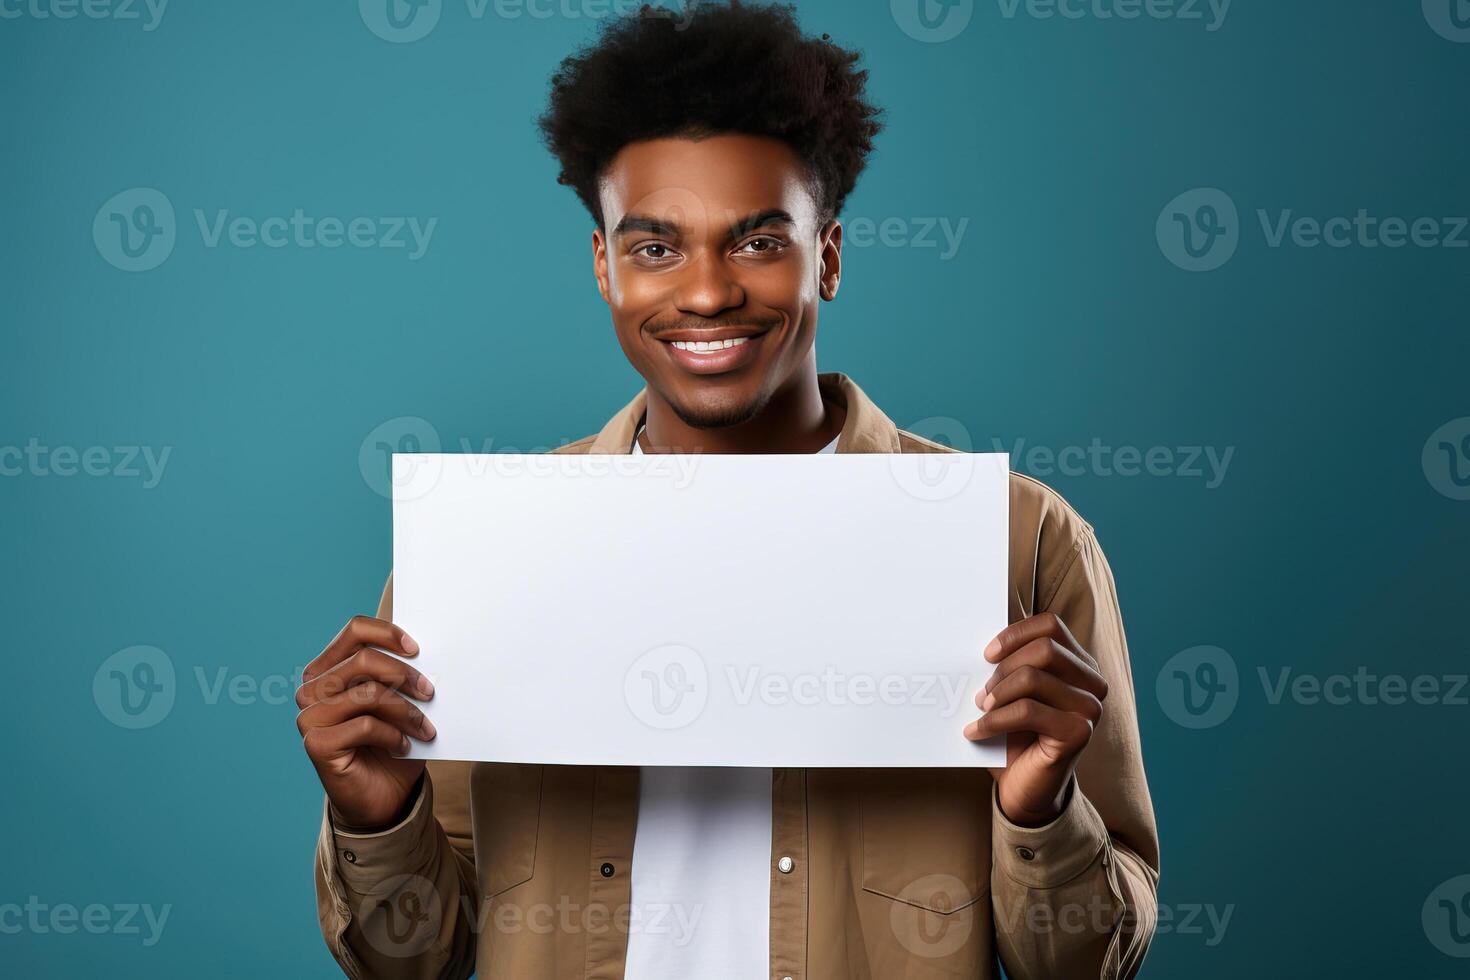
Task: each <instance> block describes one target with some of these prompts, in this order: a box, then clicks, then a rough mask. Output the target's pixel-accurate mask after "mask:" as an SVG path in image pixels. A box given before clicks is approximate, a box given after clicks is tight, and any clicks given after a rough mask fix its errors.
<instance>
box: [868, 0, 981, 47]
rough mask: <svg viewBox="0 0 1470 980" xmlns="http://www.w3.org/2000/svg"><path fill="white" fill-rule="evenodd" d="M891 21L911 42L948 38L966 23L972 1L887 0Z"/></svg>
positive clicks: (968, 23)
mask: <svg viewBox="0 0 1470 980" xmlns="http://www.w3.org/2000/svg"><path fill="white" fill-rule="evenodd" d="M889 10H890V11H891V12H892V13H893V22H894V23H895V24H897V25H898V28H899V30H901V31H903V32H904V33H905V34H907V35H908V36H909V37H911V38H913V39H914V40H915V41H923V42H924V43H925V44H940V43H942V42H944V41H951V40H953V39H954V38H956V37H959V35H960V34H961V33H962V32H963V31H964V29H965V28H966V27H969V26H970V18H971V17H973V16H975V0H889Z"/></svg>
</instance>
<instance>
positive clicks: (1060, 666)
mask: <svg viewBox="0 0 1470 980" xmlns="http://www.w3.org/2000/svg"><path fill="white" fill-rule="evenodd" d="M1023 667H1035V668H1037V669H1038V670H1043V671H1046V672H1047V673H1049V674H1055V675H1056V676H1058V677H1060V678H1061V679H1062V680H1064V681H1066V682H1067V683H1068V684H1071V685H1072V686H1073V687H1080V688H1082V689H1083V690H1084V691H1087V692H1088V693H1089V694H1091V695H1092V696H1093V697H1095V698H1097V699H1098V700H1099V701H1101V700H1103V699H1104V698H1106V697H1107V696H1108V682H1107V680H1106V679H1105V678H1104V677H1103V675H1102V674H1100V673H1098V671H1097V668H1096V667H1095V666H1094V665H1093V664H1092V663H1090V662H1089V661H1086V660H1083V659H1082V658H1081V657H1080V656H1078V655H1077V652H1076V651H1075V650H1070V649H1068V648H1067V647H1064V646H1062V645H1061V644H1059V643H1057V642H1056V641H1055V640H1051V639H1045V638H1043V639H1038V640H1032V641H1031V642H1030V643H1028V644H1026V645H1025V646H1024V647H1022V648H1021V649H1019V650H1017V651H1015V652H1014V653H1011V654H1009V655H1007V656H1006V658H1005V659H1004V660H1002V661H1001V662H1000V663H999V664H997V665H996V668H995V671H994V672H993V673H992V674H991V675H990V679H989V680H987V681H986V682H985V687H984V689H983V691H982V693H987V692H990V691H993V690H995V688H996V687H997V686H998V685H999V684H1000V683H1001V682H1002V681H1004V680H1005V679H1006V677H1008V676H1009V675H1010V674H1012V673H1015V672H1016V671H1018V670H1020V669H1021V668H1023Z"/></svg>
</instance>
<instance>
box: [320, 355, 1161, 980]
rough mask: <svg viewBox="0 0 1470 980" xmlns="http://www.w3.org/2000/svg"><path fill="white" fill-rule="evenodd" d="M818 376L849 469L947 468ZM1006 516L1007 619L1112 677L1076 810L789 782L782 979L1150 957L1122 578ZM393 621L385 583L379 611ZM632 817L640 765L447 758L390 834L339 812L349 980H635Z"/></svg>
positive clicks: (776, 911)
mask: <svg viewBox="0 0 1470 980" xmlns="http://www.w3.org/2000/svg"><path fill="white" fill-rule="evenodd" d="M821 381H822V387H823V392H824V395H825V396H826V397H827V398H828V399H830V400H833V401H836V402H838V403H845V405H846V409H847V417H846V422H845V424H844V426H843V429H842V433H841V436H840V437H839V439H838V443H837V451H838V452H842V453H875V452H876V453H914V452H918V453H932V452H944V451H947V449H946V447H944V446H940V445H938V444H936V443H932V442H929V441H927V440H925V439H922V438H920V437H918V436H915V435H912V434H910V433H907V432H903V431H901V430H899V429H898V428H896V427H895V426H894V424H893V423H892V422H891V421H889V420H888V418H887V417H886V416H885V415H884V414H883V413H882V412H881V411H879V410H878V408H877V407H876V406H875V405H874V404H873V403H872V402H871V401H869V400H868V398H867V397H866V396H865V395H864V394H863V393H862V391H861V390H860V389H859V388H858V387H857V385H855V384H853V382H852V381H851V380H849V379H848V378H846V377H844V376H842V375H836V374H831V375H823V376H822V378H821ZM643 407H644V395H643V394H642V393H640V394H639V395H638V397H636V398H634V399H633V401H632V402H631V403H629V404H628V405H627V407H625V408H624V409H623V410H622V411H620V412H619V413H618V414H617V415H615V416H614V417H613V418H612V420H611V421H609V422H608V423H607V425H606V426H604V427H603V429H602V431H601V432H600V433H598V434H597V435H596V436H589V437H587V438H585V439H582V440H579V441H577V442H574V443H571V444H570V445H567V446H565V447H562V448H561V449H559V450H557V451H558V452H568V453H627V452H629V450H630V448H631V446H632V442H633V437H634V434H635V432H636V431H637V428H638V424H639V423H640V421H641V420H642V417H643ZM1010 508H1011V509H1010V582H1011V588H1010V600H1009V602H1010V609H1009V615H1010V619H1011V621H1015V620H1018V619H1021V618H1024V617H1026V616H1030V615H1032V614H1035V613H1039V612H1043V611H1048V610H1049V611H1051V612H1053V613H1055V614H1056V615H1058V616H1059V617H1061V619H1062V620H1063V621H1064V622H1065V623H1066V624H1067V626H1068V627H1070V629H1071V630H1072V633H1073V635H1074V636H1075V637H1076V638H1077V640H1078V642H1079V643H1081V644H1082V646H1083V647H1084V648H1086V649H1087V650H1088V651H1090V652H1091V653H1092V654H1093V655H1094V656H1095V657H1096V658H1097V659H1098V661H1099V662H1100V664H1101V666H1102V672H1103V674H1104V676H1105V678H1106V680H1107V682H1108V691H1109V693H1108V696H1107V700H1106V702H1105V704H1104V714H1103V719H1102V721H1101V722H1100V723H1099V725H1098V727H1097V729H1096V730H1095V732H1094V734H1093V736H1092V741H1091V743H1090V744H1089V746H1088V747H1087V749H1086V751H1085V752H1084V753H1083V756H1082V758H1081V760H1080V762H1079V764H1078V770H1077V772H1078V776H1077V782H1076V784H1075V787H1074V792H1073V793H1072V796H1071V799H1070V802H1069V803H1068V806H1067V808H1066V810H1065V811H1064V812H1063V813H1062V815H1061V816H1060V817H1058V818H1057V819H1056V820H1055V821H1054V822H1052V823H1051V824H1049V825H1047V826H1045V827H1040V828H1023V827H1019V826H1016V825H1014V824H1011V823H1010V822H1009V821H1008V820H1007V819H1006V818H1005V816H1004V815H1003V814H1002V813H1001V812H1000V810H999V808H998V807H997V806H996V804H995V802H994V795H993V789H994V784H993V781H992V780H991V777H990V775H989V773H988V772H986V771H985V770H984V769H907V770H864V769H805V770H803V769H778V770H775V771H774V773H773V775H772V827H773V832H772V839H771V854H772V865H771V871H770V881H771V892H770V896H771V898H770V915H771V918H770V973H769V974H768V975H769V976H770V977H772V978H774V980H782V978H791V980H854V978H864V980H865V978H870V977H871V978H878V980H890V978H913V980H919V978H930V977H934V978H938V977H982V978H991V977H996V976H998V971H997V969H996V961H997V958H999V960H1000V962H1002V963H1003V964H1004V965H1005V969H1006V971H1007V973H1008V974H1009V976H1010V977H1011V978H1013V980H1042V978H1048V980H1052V978H1061V980H1072V978H1089V977H1105V978H1111V977H1120V976H1131V975H1132V974H1133V973H1135V972H1136V971H1137V970H1138V967H1139V965H1140V964H1141V962H1142V961H1143V956H1144V953H1145V951H1146V949H1147V947H1148V944H1149V940H1150V939H1151V937H1152V935H1153V930H1154V923H1155V919H1156V914H1155V913H1156V893H1157V886H1158V874H1159V871H1158V869H1159V845H1158V836H1157V830H1156V828H1155V824H1154V814H1153V807H1152V804H1151V802H1150V800H1149V790H1148V782H1147V780H1146V778H1145V775H1144V770H1143V757H1142V753H1141V750H1140V746H1139V737H1138V722H1137V717H1136V715H1135V711H1134V691H1133V678H1132V674H1131V673H1130V671H1129V665H1128V647H1127V643H1126V641H1125V639H1124V636H1123V623H1122V619H1121V617H1120V615H1119V611H1118V601H1117V596H1116V594H1115V592H1114V587H1113V578H1112V573H1111V571H1110V570H1109V568H1108V564H1107V561H1106V559H1104V557H1103V553H1102V551H1101V549H1100V548H1099V547H1098V544H1097V540H1096V538H1095V537H1094V536H1093V530H1092V527H1091V526H1090V525H1088V524H1087V523H1086V522H1085V521H1083V520H1082V518H1080V517H1079V516H1078V515H1077V514H1076V512H1075V511H1073V510H1072V509H1071V508H1070V507H1069V506H1068V505H1067V504H1066V503H1065V502H1064V501H1063V500H1062V499H1061V497H1059V496H1058V495H1057V494H1056V493H1055V492H1053V491H1052V490H1050V489H1048V488H1047V487H1045V486H1043V485H1042V484H1040V483H1038V482H1036V481H1035V480H1032V479H1030V478H1028V477H1024V476H1019V475H1014V474H1013V475H1012V477H1011V496H1010ZM392 612H393V597H392V581H391V579H390V580H389V584H388V588H387V590H385V592H384V595H383V600H382V605H381V607H380V609H379V613H378V614H379V615H380V616H381V617H383V618H391V617H392ZM983 641H984V638H977V643H976V649H977V653H978V650H979V648H980V646H983ZM637 819H638V770H637V769H636V768H615V767H581V766H539V765H510V764H498V763H465V762H431V763H429V764H428V777H427V778H426V779H425V781H424V789H423V791H422V793H421V794H420V797H419V799H418V801H417V803H416V805H415V806H414V808H413V810H412V812H411V813H410V815H409V816H408V817H407V818H406V819H405V820H404V821H403V823H401V824H400V825H399V826H397V827H394V828H392V829H390V830H387V831H384V832H381V833H375V834H366V835H363V834H353V833H348V832H345V831H343V830H340V829H337V828H334V827H333V824H332V819H331V812H330V808H329V807H328V808H326V816H325V818H324V820H323V824H322V828H321V834H320V838H319V842H318V847H317V853H316V869H315V870H316V891H317V909H318V915H319V917H320V920H321V928H322V933H323V935H324V936H325V937H326V941H327V946H328V947H329V948H330V949H331V952H332V955H333V956H334V957H336V959H337V961H338V962H339V963H340V964H341V966H342V969H343V970H344V971H345V972H346V973H347V975H348V976H351V977H355V978H369V977H467V976H469V975H470V974H471V973H472V972H474V973H476V975H477V976H479V977H480V978H482V980H512V978H513V980H539V978H558V980H562V978H564V980H572V978H587V980H592V978H597V980H614V978H620V977H622V975H623V962H624V954H625V952H626V950H627V933H628V929H629V928H630V927H632V928H649V929H651V928H653V927H654V924H653V923H652V921H651V919H650V918H649V917H648V916H647V915H646V914H644V913H645V912H646V910H639V909H634V908H632V907H630V905H629V870H630V864H631V861H632V856H633V854H632V852H633V835H634V829H635V827H636V823H637ZM785 858H790V859H791V860H790V861H789V862H787V861H785V860H784V859H785ZM786 868H789V869H790V870H785V869H786ZM711 980H715V978H711Z"/></svg>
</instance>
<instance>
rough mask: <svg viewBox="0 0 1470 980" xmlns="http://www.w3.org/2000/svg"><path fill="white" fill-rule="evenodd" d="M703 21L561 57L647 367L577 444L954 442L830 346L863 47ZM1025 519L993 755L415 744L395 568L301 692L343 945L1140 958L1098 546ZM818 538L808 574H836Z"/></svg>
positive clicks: (637, 355) (651, 17)
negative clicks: (689, 764) (827, 366)
mask: <svg viewBox="0 0 1470 980" xmlns="http://www.w3.org/2000/svg"><path fill="white" fill-rule="evenodd" d="M684 28H685V29H682V30H676V29H675V24H674V23H673V22H671V21H670V20H668V19H666V18H663V17H660V16H658V15H657V14H656V12H650V11H648V10H647V9H645V11H644V12H643V13H642V14H641V15H639V16H635V17H631V18H628V19H625V20H623V21H620V22H617V23H615V24H613V25H612V26H611V27H610V28H609V29H608V30H607V31H605V32H604V34H603V36H602V38H601V39H600V41H599V42H598V43H597V44H596V45H594V46H593V47H591V48H589V49H588V50H586V51H584V52H582V53H580V54H579V55H577V56H575V57H573V58H570V59H568V60H567V61H566V62H564V63H563V65H562V67H561V70H560V71H559V72H558V74H557V75H556V76H555V78H554V79H553V83H552V91H551V100H550V106H549V109H548V111H547V113H546V115H545V117H544V118H543V120H542V128H543V132H544V133H545V136H546V138H547V142H548V144H549V146H550V147H551V149H552V151H553V152H554V153H555V154H556V156H557V157H558V159H559V160H560V162H561V167H562V174H561V180H562V182H563V183H566V184H569V185H570V186H571V187H572V188H573V189H575V190H576V192H577V193H578V195H579V196H580V197H581V199H582V201H583V202H584V203H585V204H586V205H587V207H588V209H589V211H590V212H591V214H592V217H593V219H594V222H595V224H596V228H595V230H594V231H593V233H592V258H593V268H594V273H595V276H596V279H597V285H598V289H599V291H600V292H601V294H602V297H603V299H604V300H605V301H606V302H607V304H608V307H609V309H610V310H611V313H612V320H613V325H614V328H615V329H616V332H617V336H618V340H619V343H620V344H621V346H622V349H623V352H624V354H625V355H626V356H627V358H628V360H629V361H630V362H631V363H632V364H633V366H634V367H635V368H636V369H637V370H638V372H639V374H641V375H642V376H643V378H644V380H645V381H646V383H647V387H646V388H645V390H644V391H643V392H641V393H640V394H639V395H638V396H637V397H636V398H634V400H633V401H632V402H631V403H630V404H629V405H627V406H626V407H625V408H624V409H623V410H622V411H620V412H619V413H618V414H617V415H615V416H614V417H613V418H612V420H611V421H609V422H608V423H607V425H606V426H605V427H604V428H603V429H602V431H601V432H600V433H598V434H597V435H595V436H590V437H588V438H585V439H582V440H580V441H578V442H574V443H572V444H570V445H568V446H565V447H563V448H562V449H561V450H559V451H561V452H571V453H630V452H645V453H655V452H670V451H686V452H711V453H752V452H776V453H802V452H820V451H835V452H885V453H892V452H900V453H909V452H921V453H933V452H944V451H946V449H945V447H942V446H939V445H936V444H934V443H931V442H928V441H926V440H924V439H921V438H919V437H917V436H914V435H911V434H909V433H906V432H902V431H900V430H898V429H897V428H895V426H894V425H893V423H892V422H890V421H889V420H888V419H887V418H886V417H885V416H884V415H883V413H882V412H880V411H879V410H878V408H877V407H876V406H875V405H874V404H873V403H872V402H871V401H870V400H868V398H867V397H866V396H865V395H864V394H863V393H862V391H861V390H860V389H859V388H858V387H857V385H855V384H854V383H853V382H852V381H851V380H849V379H847V378H845V377H843V376H842V375H835V374H829V375H819V374H818V373H817V369H816V355H815V348H814V337H815V333H816V325H817V313H818V308H819V307H820V305H821V303H822V302H824V301H826V302H830V301H832V300H833V299H835V298H836V296H837V292H838V286H839V284H840V281H841V273H842V226H841V224H840V223H839V222H838V221H837V215H838V214H839V213H840V211H841V207H842V203H843V200H844V199H845V198H846V196H847V195H848V193H849V192H850V191H851V190H852V188H853V186H854V184H855V182H856V179H857V177H858V174H859V173H860V171H861V170H862V167H863V164H864V160H865V158H866V156H867V154H868V152H869V151H870V149H871V146H872V139H873V137H874V135H876V133H877V131H878V128H879V127H878V124H877V122H876V120H875V116H876V110H875V109H874V108H873V107H872V106H871V105H869V104H868V103H867V102H866V101H864V94H863V89H864V83H865V79H866V73H865V72H863V71H860V70H858V69H857V68H856V67H855V66H856V61H857V56H856V55H854V54H852V53H850V52H847V51H844V50H842V49H841V48H839V47H837V46H835V45H833V44H831V43H830V42H828V41H827V40H826V39H825V37H824V38H823V39H820V40H819V39H811V38H805V37H803V36H802V34H801V32H800V30H799V28H798V27H797V25H796V23H795V20H794V18H793V16H792V15H791V13H790V12H789V11H787V10H785V9H781V8H768V7H745V6H740V5H738V4H735V3H732V4H731V5H729V6H709V5H703V4H702V5H700V6H699V8H698V9H697V12H696V14H695V15H694V16H693V18H692V20H690V21H689V23H688V24H687V25H684ZM753 505H759V506H769V507H779V506H780V502H779V501H759V502H758V504H756V503H753ZM1010 520H1011V526H1010V549H1011V554H1010V581H1011V588H1010V597H1009V604H1010V608H1009V616H1010V620H1011V625H1010V626H1009V627H1008V628H1007V629H1006V630H1005V631H1003V632H1002V633H1001V634H1000V635H999V636H998V637H995V638H994V639H991V638H989V637H977V638H976V649H977V655H983V656H984V657H985V658H986V659H987V660H989V661H990V662H992V663H994V664H996V672H995V676H994V679H993V680H992V681H991V682H990V684H989V685H988V687H987V689H986V690H985V691H983V692H982V693H981V695H980V697H979V698H977V700H979V701H980V702H981V703H980V704H978V705H977V710H976V712H975V713H974V715H973V716H972V719H971V720H969V722H968V724H967V725H965V726H964V727H963V731H959V730H957V731H956V732H955V737H956V738H960V737H967V738H972V739H982V738H990V737H993V736H997V735H1006V736H1008V737H1009V741H1008V752H1007V755H1008V762H1009V764H1008V766H1007V767H1006V768H1004V769H997V770H991V771H986V770H983V769H973V770H969V769H966V770H932V769H931V770H925V769H913V770H854V769H844V770H775V771H768V770H731V769H659V768H652V767H650V768H647V769H643V770H642V771H640V770H638V769H636V768H615V767H572V766H532V765H508V764H484V763H477V764H469V763H440V762H434V763H429V764H428V765H427V766H426V765H425V764H424V763H422V762H418V761H412V760H407V759H404V758H402V757H401V756H402V755H403V754H404V753H405V752H406V750H407V747H408V744H409V742H408V740H409V739H410V738H416V739H432V738H433V737H434V729H433V726H432V724H430V723H429V722H428V721H426V720H425V718H424V715H423V712H422V711H421V710H420V708H419V707H418V705H419V704H420V703H422V702H424V701H427V700H428V699H430V698H432V696H433V690H432V687H431V686H430V685H429V684H428V683H427V681H426V680H425V679H424V678H423V677H422V675H421V674H420V673H419V672H418V670H416V669H415V668H414V667H413V666H411V665H410V664H409V661H413V662H415V663H417V662H420V661H422V663H423V664H425V665H426V669H429V670H430V671H432V668H430V667H428V666H427V665H429V664H432V661H433V656H434V651H433V650H423V651H420V650H419V648H418V645H417V643H416V642H415V641H414V640H413V639H412V638H411V637H409V636H407V635H406V634H405V633H404V632H403V630H401V629H400V628H399V627H397V626H395V625H394V624H393V623H392V621H391V620H392V584H391V579H390V582H389V587H388V589H387V590H386V591H385V592H384V595H383V600H382V604H381V606H380V607H379V610H378V614H377V616H376V617H372V618H368V617H357V618H355V619H353V620H352V621H351V622H350V623H348V625H347V626H346V627H345V628H344V629H343V630H342V632H341V633H340V634H339V635H338V636H337V637H336V638H335V639H333V640H332V642H331V643H330V644H329V645H328V646H327V648H326V649H325V650H324V651H323V652H322V653H321V655H320V656H318V657H317V658H316V659H315V660H314V661H312V663H311V664H310V666H309V667H308V668H307V670H306V672H305V678H306V679H305V683H304V684H303V686H302V688H301V689H300V691H299V692H298V695H297V701H298V704H299V705H300V706H301V708H302V711H301V714H300V716H299V717H298V722H297V724H298V727H299V728H300V730H301V732H302V734H303V737H304V740H305V747H306V752H307V754H308V756H309V757H310V758H311V760H312V763H313V764H314V765H315V767H316V769H317V772H318V774H319V775H320V777H321V780H322V784H323V786H324V787H325V789H326V795H327V803H328V805H327V807H326V812H325V817H324V821H323V825H322V830H321V836H320V841H319V847H318V852H317V861H316V884H317V895H318V910H319V914H320V919H321V925H322V929H323V932H324V935H325V937H326V940H327V944H328V946H329V947H330V949H331V951H332V954H333V955H334V956H335V957H336V958H337V960H338V962H339V963H340V964H341V966H342V968H343V969H344V970H345V971H346V972H347V974H348V975H350V976H353V977H364V978H365V977H435V976H451V977H465V976H468V975H470V974H471V973H472V972H475V973H476V974H477V975H478V976H480V977H482V978H486V980H502V978H541V977H557V978H562V977H565V978H573V977H577V978H617V977H623V976H627V977H629V978H632V980H650V978H659V980H664V978H681V980H682V978H685V977H710V978H725V977H739V978H745V977H748V978H756V977H767V978H771V977H774V978H778V980H779V978H783V977H789V978H793V980H806V978H813V980H818V978H821V980H827V978H849V977H875V978H886V977H909V978H920V977H958V976H964V977H993V976H997V975H998V972H997V969H996V963H997V961H999V962H1000V963H1002V964H1003V965H1004V967H1005V969H1006V971H1007V973H1008V974H1009V976H1011V977H1012V978H1015V980H1031V978H1043V977H1061V978H1074V977H1115V976H1127V975H1132V974H1133V973H1134V972H1136V970H1137V969H1138V966H1139V964H1140V963H1141V962H1142V959H1143V956H1144V952H1145V950H1146V949H1147V946H1148V942H1149V940H1150V938H1151V935H1152V932H1153V923H1154V910H1155V892H1156V887H1157V881H1158V845H1157V836H1156V831H1155V826H1154V818H1153V811H1152V807H1151V804H1150V801H1149V793H1148V785H1147V782H1146V779H1145V776H1144V771H1143V764H1142V758H1141V754H1140V747H1139V738H1138V730H1137V722H1136V718H1135V715H1134V705H1133V686H1132V680H1131V677H1130V673H1129V666H1128V653H1127V647H1126V643H1125V640H1124V636H1123V627H1122V622H1121V619H1120V615H1119V612H1118V606H1117V600H1116V598H1115V595H1114V589H1113V581H1112V576H1111V572H1110V571H1109V569H1108V565H1107V562H1106V560H1105V559H1104V557H1103V555H1102V552H1101V551H1100V550H1099V548H1098V544H1097V541H1096V539H1095V538H1094V536H1093V532H1092V528H1091V527H1090V526H1089V525H1088V524H1087V523H1086V522H1084V521H1083V520H1082V519H1081V518H1079V517H1078V516H1077V515H1076V513H1074V512H1073V511H1072V510H1071V509H1070V508H1069V507H1068V506H1067V505H1066V504H1065V503H1064V502H1063V501H1062V500H1061V499H1060V498H1059V497H1058V496H1057V495H1056V494H1055V493H1053V492H1051V491H1050V490H1048V489H1046V488H1045V487H1043V486H1041V485H1040V484H1038V483H1036V482H1035V481H1033V480H1030V479H1027V478H1025V477H1020V476H1012V478H1011V514H1010ZM821 561H822V559H821V556H820V555H813V556H812V563H811V567H810V568H809V569H804V570H802V571H804V572H805V573H806V574H813V575H820V574H834V573H838V572H840V570H837V569H826V568H823V567H822V564H821ZM691 563H692V567H693V568H695V569H697V567H698V556H692V559H691ZM986 641H988V643H987V642H986ZM384 651H386V652H384ZM1104 706H1105V707H1104ZM957 727H958V726H957ZM656 920H657V921H656Z"/></svg>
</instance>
